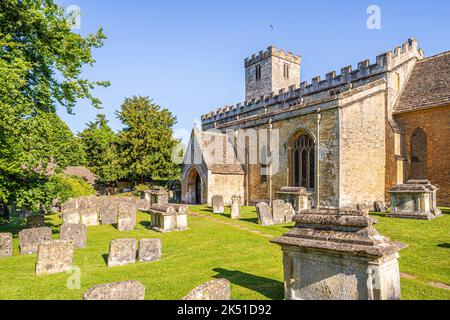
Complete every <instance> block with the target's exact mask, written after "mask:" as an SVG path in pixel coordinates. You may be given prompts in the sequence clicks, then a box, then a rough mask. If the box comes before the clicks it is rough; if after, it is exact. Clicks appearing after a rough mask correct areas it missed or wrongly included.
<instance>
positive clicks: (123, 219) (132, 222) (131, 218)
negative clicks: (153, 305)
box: [117, 212, 136, 231]
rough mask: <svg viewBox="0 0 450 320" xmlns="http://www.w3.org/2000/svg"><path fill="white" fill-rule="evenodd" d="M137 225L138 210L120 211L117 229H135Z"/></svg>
mask: <svg viewBox="0 0 450 320" xmlns="http://www.w3.org/2000/svg"><path fill="white" fill-rule="evenodd" d="M135 226H136V212H119V217H118V219H117V230H119V231H133V230H134V227H135Z"/></svg>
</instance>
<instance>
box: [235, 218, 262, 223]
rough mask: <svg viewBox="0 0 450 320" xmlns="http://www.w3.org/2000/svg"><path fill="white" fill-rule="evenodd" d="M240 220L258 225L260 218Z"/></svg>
mask: <svg viewBox="0 0 450 320" xmlns="http://www.w3.org/2000/svg"><path fill="white" fill-rule="evenodd" d="M239 220H241V221H245V222H250V223H254V224H258V218H243V219H239Z"/></svg>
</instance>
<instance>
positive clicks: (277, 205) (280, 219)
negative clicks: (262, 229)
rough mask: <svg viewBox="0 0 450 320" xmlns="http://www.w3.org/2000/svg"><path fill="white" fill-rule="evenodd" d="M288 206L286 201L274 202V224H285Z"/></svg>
mask: <svg viewBox="0 0 450 320" xmlns="http://www.w3.org/2000/svg"><path fill="white" fill-rule="evenodd" d="M285 210H286V206H285V202H284V200H274V201H273V202H272V216H273V223H274V224H281V223H285V220H286V218H285V216H286V211H285Z"/></svg>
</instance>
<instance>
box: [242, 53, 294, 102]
mask: <svg viewBox="0 0 450 320" xmlns="http://www.w3.org/2000/svg"><path fill="white" fill-rule="evenodd" d="M300 65H301V58H300V56H296V55H293V54H292V53H291V52H288V53H286V52H284V51H283V50H277V49H276V48H275V47H269V48H268V49H267V51H260V53H259V55H256V54H254V55H253V56H252V57H251V58H247V59H245V100H247V101H250V100H252V99H258V98H260V97H262V96H266V95H269V94H271V93H272V92H273V93H275V94H278V93H279V91H280V90H282V89H287V88H289V87H291V86H294V85H295V86H299V85H300Z"/></svg>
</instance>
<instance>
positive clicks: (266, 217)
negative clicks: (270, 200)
mask: <svg viewBox="0 0 450 320" xmlns="http://www.w3.org/2000/svg"><path fill="white" fill-rule="evenodd" d="M256 213H257V214H258V222H259V224H261V225H263V226H272V225H273V218H272V213H271V212H270V207H269V205H268V204H267V203H265V202H260V203H258V204H257V205H256Z"/></svg>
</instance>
